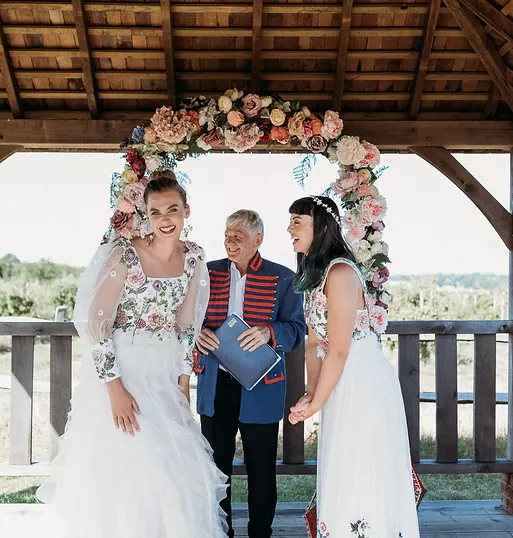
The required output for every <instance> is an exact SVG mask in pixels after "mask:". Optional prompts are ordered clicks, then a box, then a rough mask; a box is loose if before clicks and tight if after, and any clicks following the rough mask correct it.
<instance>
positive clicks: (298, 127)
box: [288, 112, 305, 138]
mask: <svg viewBox="0 0 513 538" xmlns="http://www.w3.org/2000/svg"><path fill="white" fill-rule="evenodd" d="M304 121H305V115H304V114H303V113H302V112H296V113H295V114H294V116H292V118H290V120H289V126H288V127H289V133H290V136H297V137H299V138H301V137H302V136H303V134H304V128H303V124H304Z"/></svg>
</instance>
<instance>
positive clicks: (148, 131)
mask: <svg viewBox="0 0 513 538" xmlns="http://www.w3.org/2000/svg"><path fill="white" fill-rule="evenodd" d="M144 141H145V142H146V144H155V142H156V141H157V132H156V131H155V129H154V128H153V127H146V128H145V129H144Z"/></svg>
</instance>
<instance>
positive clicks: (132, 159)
mask: <svg viewBox="0 0 513 538" xmlns="http://www.w3.org/2000/svg"><path fill="white" fill-rule="evenodd" d="M138 158H139V152H138V151H137V150H136V149H133V150H132V151H131V152H130V153H129V154H128V155H127V156H126V162H127V163H128V164H130V165H132V164H133V163H134V162H135V161H136V159H138Z"/></svg>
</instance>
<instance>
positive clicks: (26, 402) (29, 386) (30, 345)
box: [9, 336, 34, 465]
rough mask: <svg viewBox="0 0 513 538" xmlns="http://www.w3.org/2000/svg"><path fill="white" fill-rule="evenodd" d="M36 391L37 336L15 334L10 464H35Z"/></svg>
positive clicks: (13, 342)
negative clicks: (34, 403)
mask: <svg viewBox="0 0 513 538" xmlns="http://www.w3.org/2000/svg"><path fill="white" fill-rule="evenodd" d="M33 393H34V337H33V336H13V337H12V365H11V418H10V456H9V463H11V465H30V464H31V463H32V411H33V405H32V396H33Z"/></svg>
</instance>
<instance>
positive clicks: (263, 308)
mask: <svg viewBox="0 0 513 538" xmlns="http://www.w3.org/2000/svg"><path fill="white" fill-rule="evenodd" d="M263 263H264V260H263V258H262V256H260V253H259V252H257V253H256V255H255V256H254V258H253V259H252V260H251V262H250V264H249V267H248V272H247V276H246V286H245V292H244V310H243V317H244V320H245V321H246V323H247V324H248V325H251V326H253V325H265V324H267V323H270V322H271V321H272V320H273V319H274V310H275V306H276V294H277V289H278V275H262V274H258V272H259V271H260V269H261V268H262V264H263ZM230 266H231V262H229V261H228V265H227V270H226V271H219V270H214V269H209V275H210V301H209V303H208V308H207V314H206V317H205V325H206V326H207V327H209V328H211V329H214V330H215V329H217V328H218V327H219V326H220V325H221V324H222V323H223V321H224V320H225V319H226V318H227V317H228V305H229V301H230Z"/></svg>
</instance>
